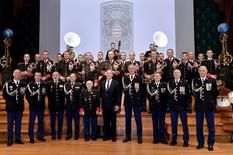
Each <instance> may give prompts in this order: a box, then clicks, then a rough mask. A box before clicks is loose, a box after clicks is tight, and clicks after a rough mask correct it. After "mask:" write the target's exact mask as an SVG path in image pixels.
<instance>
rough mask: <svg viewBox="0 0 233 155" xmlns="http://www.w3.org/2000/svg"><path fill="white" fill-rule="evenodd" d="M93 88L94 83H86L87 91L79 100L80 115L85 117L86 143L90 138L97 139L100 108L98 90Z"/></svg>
mask: <svg viewBox="0 0 233 155" xmlns="http://www.w3.org/2000/svg"><path fill="white" fill-rule="evenodd" d="M93 86H94V84H93V81H91V80H88V81H87V82H86V89H83V90H82V92H81V95H80V99H79V100H80V101H79V102H80V114H81V115H82V116H83V125H84V128H83V130H84V138H85V141H89V140H90V138H91V140H93V141H96V139H97V115H99V112H100V108H99V107H100V106H99V93H98V90H97V89H94V88H93ZM90 126H91V128H90ZM90 129H91V134H90Z"/></svg>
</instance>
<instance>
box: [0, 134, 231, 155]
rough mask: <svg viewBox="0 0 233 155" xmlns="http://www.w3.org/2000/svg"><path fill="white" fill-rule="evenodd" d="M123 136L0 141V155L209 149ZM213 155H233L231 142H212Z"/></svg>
mask: <svg viewBox="0 0 233 155" xmlns="http://www.w3.org/2000/svg"><path fill="white" fill-rule="evenodd" d="M121 140H122V139H118V141H117V142H115V143H113V142H111V141H107V142H103V141H102V140H101V139H99V140H97V141H89V142H85V141H84V140H83V139H79V140H78V141H75V140H70V141H66V140H64V139H62V140H55V141H52V140H50V138H49V137H47V141H46V142H44V143H42V142H37V141H36V143H35V144H30V143H29V140H28V139H26V140H24V142H25V144H24V145H19V144H13V145H12V146H11V147H7V146H6V144H5V142H1V143H0V155H31V154H34V155H51V154H54V155H63V154H68V155H91V154H95V155H115V154H118V155H119V154H120V155H126V154H127V155H129V154H134V155H142V154H144V155H150V154H153V155H168V154H169V155H184V154H185V155H197V154H198V155H206V154H207V153H210V152H209V151H208V150H207V147H205V148H204V149H201V150H197V149H196V148H195V147H196V143H192V142H190V147H188V148H183V147H182V143H178V144H177V146H169V145H164V144H160V143H159V144H152V142H151V139H144V141H143V144H137V142H136V140H135V139H133V141H131V142H129V143H122V141H121ZM210 154H211V155H212V154H216V155H226V154H227V155H233V144H232V143H217V144H215V147H214V151H213V152H211V153H210Z"/></svg>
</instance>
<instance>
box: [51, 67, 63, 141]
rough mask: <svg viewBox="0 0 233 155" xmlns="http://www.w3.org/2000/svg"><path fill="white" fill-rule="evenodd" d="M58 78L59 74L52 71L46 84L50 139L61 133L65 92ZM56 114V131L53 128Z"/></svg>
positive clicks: (59, 136) (58, 137) (59, 137)
mask: <svg viewBox="0 0 233 155" xmlns="http://www.w3.org/2000/svg"><path fill="white" fill-rule="evenodd" d="M59 78H60V74H59V73H58V72H57V71H55V72H53V74H52V80H51V81H49V83H48V85H47V96H48V101H49V112H50V125H51V133H52V139H56V138H57V139H61V135H62V123H63V113H64V102H65V94H64V82H63V81H62V80H60V79H59ZM56 115H57V117H58V128H57V133H56V130H55V122H56Z"/></svg>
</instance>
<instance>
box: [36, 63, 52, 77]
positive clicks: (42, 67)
mask: <svg viewBox="0 0 233 155" xmlns="http://www.w3.org/2000/svg"><path fill="white" fill-rule="evenodd" d="M37 71H39V72H41V74H42V76H43V77H46V80H47V81H49V80H51V79H52V76H51V74H52V71H53V61H52V60H50V59H46V60H41V61H40V62H39V64H38V68H37Z"/></svg>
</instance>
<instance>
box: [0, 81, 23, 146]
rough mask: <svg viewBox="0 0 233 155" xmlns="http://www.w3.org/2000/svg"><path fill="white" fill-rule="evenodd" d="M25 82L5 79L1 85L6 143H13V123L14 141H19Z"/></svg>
mask: <svg viewBox="0 0 233 155" xmlns="http://www.w3.org/2000/svg"><path fill="white" fill-rule="evenodd" d="M25 90H26V83H24V82H23V81H16V80H11V81H7V82H6V83H5V84H4V86H3V98H4V99H5V101H6V111H7V130H8V133H7V137H8V145H12V143H13V126H14V124H15V142H16V143H22V141H21V121H22V116H23V111H24V95H25Z"/></svg>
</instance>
